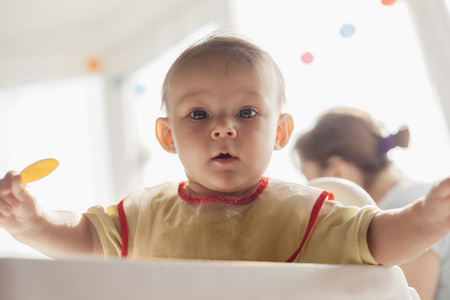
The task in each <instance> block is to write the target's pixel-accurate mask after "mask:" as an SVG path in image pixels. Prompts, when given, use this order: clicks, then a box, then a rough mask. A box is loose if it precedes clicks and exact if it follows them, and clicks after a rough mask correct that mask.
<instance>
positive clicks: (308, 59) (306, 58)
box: [302, 52, 314, 64]
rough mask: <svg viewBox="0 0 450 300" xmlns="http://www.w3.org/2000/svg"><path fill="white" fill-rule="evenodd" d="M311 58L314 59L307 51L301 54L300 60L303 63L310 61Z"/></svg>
mask: <svg viewBox="0 0 450 300" xmlns="http://www.w3.org/2000/svg"><path fill="white" fill-rule="evenodd" d="M313 59H314V57H313V55H312V54H311V53H309V52H305V53H303V55H302V62H304V63H305V64H309V63H311V62H312V61H313Z"/></svg>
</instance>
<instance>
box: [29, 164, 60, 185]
mask: <svg viewBox="0 0 450 300" xmlns="http://www.w3.org/2000/svg"><path fill="white" fill-rule="evenodd" d="M58 165H59V162H58V161H57V160H56V159H53V158H48V159H43V160H40V161H37V162H35V163H34V164H31V165H29V166H28V167H26V168H25V169H23V171H22V172H20V176H22V184H23V185H26V184H28V183H30V182H32V181H36V180H38V179H41V178H43V177H45V176H47V175H48V174H50V173H51V172H53V170H54V169H56V167H58Z"/></svg>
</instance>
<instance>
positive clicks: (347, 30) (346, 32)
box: [341, 24, 355, 38]
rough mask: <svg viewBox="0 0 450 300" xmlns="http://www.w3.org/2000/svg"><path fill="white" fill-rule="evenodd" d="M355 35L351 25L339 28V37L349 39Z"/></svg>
mask: <svg viewBox="0 0 450 300" xmlns="http://www.w3.org/2000/svg"><path fill="white" fill-rule="evenodd" d="M354 33H355V26H353V25H352V24H345V25H343V26H342V27H341V35H342V36H343V37H345V38H349V37H351V36H352V35H353V34H354Z"/></svg>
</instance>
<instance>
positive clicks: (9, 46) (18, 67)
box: [0, 0, 450, 257]
mask: <svg viewBox="0 0 450 300" xmlns="http://www.w3.org/2000/svg"><path fill="white" fill-rule="evenodd" d="M449 12H450V1H449V0H433V1H421V0H397V1H389V0H383V2H382V1H381V0H369V1H361V0H341V1H335V0H317V1H306V0H298V1H289V0H246V1H238V0H190V1H182V0H165V1H156V0H127V1H125V0H108V1H105V0H78V1H64V0H63V1H61V0H58V1H56V0H42V1H35V0H34V1H31V0H21V1H13V0H0V137H1V139H0V172H1V175H0V176H1V177H3V175H4V174H5V173H6V172H7V171H9V170H17V171H20V170H21V169H23V168H24V167H26V166H27V165H29V164H31V163H33V162H34V161H37V160H40V159H43V158H55V159H57V160H58V161H59V162H60V166H59V167H58V168H57V169H56V170H55V171H54V172H53V173H52V174H50V175H49V176H48V177H46V178H45V179H42V180H40V181H37V182H34V183H31V184H30V188H31V189H32V191H33V193H34V194H35V195H36V196H37V198H38V201H39V203H41V204H42V205H43V206H45V207H47V208H49V209H62V210H75V211H78V212H80V213H82V212H84V211H86V210H87V208H88V207H90V206H93V205H96V204H101V205H109V204H113V203H116V202H118V201H119V200H120V199H122V198H123V197H124V196H126V195H127V194H128V193H130V192H131V191H133V190H134V189H138V188H141V187H144V186H151V185H155V184H158V183H161V182H165V181H180V180H183V179H184V178H185V177H184V172H183V168H182V166H181V164H180V163H179V161H178V158H177V156H176V155H173V154H168V153H165V152H164V150H163V149H162V148H161V147H160V146H159V144H158V142H157V140H156V138H155V136H154V122H155V120H156V118H157V117H159V116H161V115H162V112H161V111H160V98H161V97H160V96H161V92H160V90H161V85H162V81H163V79H164V76H165V73H166V72H167V70H168V69H169V67H170V65H171V63H172V62H173V61H174V60H175V58H176V57H177V56H178V55H179V54H180V53H181V51H183V50H184V49H185V48H186V47H187V46H189V45H190V44H191V43H192V42H194V41H196V40H197V39H199V38H201V37H204V36H205V35H208V34H209V33H211V32H213V31H215V30H227V31H232V32H237V33H239V34H242V35H244V36H247V37H248V38H249V39H250V40H252V41H253V42H254V43H256V44H258V45H259V46H261V47H262V48H264V49H265V50H267V51H268V52H269V53H270V54H271V55H272V56H273V58H274V60H275V61H276V62H277V63H278V64H279V66H280V68H281V70H282V72H283V73H284V76H285V79H286V95H287V102H288V104H287V106H286V108H285V110H286V111H287V112H289V113H291V114H292V115H293V117H294V122H295V131H294V136H293V138H294V139H295V138H296V136H298V134H299V133H300V132H302V131H304V130H306V129H308V128H309V126H311V125H312V123H313V122H314V120H315V118H316V116H317V115H318V114H320V113H321V112H323V111H324V110H328V109H329V108H331V107H333V106H336V105H346V106H354V107H358V108H361V109H364V110H367V111H369V112H371V113H372V116H373V117H374V118H375V119H377V120H379V121H381V122H383V124H382V125H383V126H384V128H385V132H386V133H387V134H388V133H395V132H396V131H397V130H398V128H399V127H400V126H401V125H402V124H407V125H408V126H409V128H410V131H411V146H410V148H409V149H402V150H395V151H392V155H393V157H392V158H393V159H394V160H395V161H396V163H397V164H398V166H399V168H401V169H402V170H404V171H405V172H406V173H408V174H410V175H411V176H412V177H414V178H416V179H418V180H422V181H434V180H438V179H440V178H442V177H444V176H447V175H450V155H449V154H450V138H449V128H450V126H449V124H450V123H449V120H450V18H449V14H450V13H449ZM292 145H293V143H291V145H290V146H288V147H286V148H285V149H283V150H281V151H277V152H275V153H274V155H273V159H272V162H271V164H270V166H269V168H268V170H267V172H266V175H267V176H270V177H275V178H280V179H284V180H289V181H296V182H299V183H306V180H305V178H304V177H303V176H302V175H301V174H299V172H298V171H297V170H296V168H295V167H294V165H293V163H292V160H291V151H292V148H291V146H292ZM0 256H15V257H18V256H26V257H29V256H32V257H35V256H41V255H40V254H38V253H36V252H35V251H34V250H32V249H30V248H28V247H26V246H23V245H21V244H20V243H18V242H16V241H14V240H13V239H12V238H11V237H10V236H9V235H8V233H7V232H6V231H4V230H2V229H0Z"/></svg>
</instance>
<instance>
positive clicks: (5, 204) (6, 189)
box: [0, 172, 22, 217]
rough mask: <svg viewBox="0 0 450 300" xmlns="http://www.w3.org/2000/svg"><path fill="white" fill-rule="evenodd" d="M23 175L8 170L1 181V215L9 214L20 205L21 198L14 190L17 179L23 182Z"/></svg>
mask: <svg viewBox="0 0 450 300" xmlns="http://www.w3.org/2000/svg"><path fill="white" fill-rule="evenodd" d="M21 180H22V179H21V177H20V175H18V174H17V173H16V172H8V173H7V174H6V175H5V177H4V178H3V179H1V181H0V215H2V216H4V217H6V216H9V215H10V214H11V212H12V210H13V209H14V208H15V207H17V206H18V205H19V199H17V198H16V196H15V195H14V192H13V186H14V185H17V181H19V184H21Z"/></svg>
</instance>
